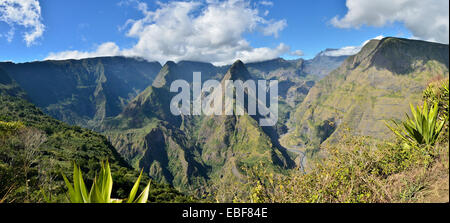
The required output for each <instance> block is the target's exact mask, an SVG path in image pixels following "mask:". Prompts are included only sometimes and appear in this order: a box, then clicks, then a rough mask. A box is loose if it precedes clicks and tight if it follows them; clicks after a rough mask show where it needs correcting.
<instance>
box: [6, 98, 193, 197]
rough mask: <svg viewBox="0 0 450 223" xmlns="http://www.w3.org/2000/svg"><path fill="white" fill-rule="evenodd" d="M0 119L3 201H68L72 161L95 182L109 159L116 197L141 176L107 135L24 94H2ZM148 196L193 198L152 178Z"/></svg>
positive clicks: (145, 177) (128, 188)
mask: <svg viewBox="0 0 450 223" xmlns="http://www.w3.org/2000/svg"><path fill="white" fill-rule="evenodd" d="M0 120H1V122H0V202H6V203H9V202H18V203H24V202H25V203H28V202H31V203H36V202H38V203H39V202H47V201H50V202H69V200H68V199H67V197H66V195H65V194H66V193H65V192H66V189H65V185H64V180H63V178H62V177H61V172H62V173H64V174H65V175H66V176H69V177H71V176H72V173H71V168H72V165H73V162H76V163H77V164H79V165H80V168H81V169H82V170H83V171H84V172H85V173H86V179H87V181H86V182H92V181H93V179H94V178H95V174H96V170H98V169H100V164H99V163H100V162H101V161H102V160H109V162H110V165H111V171H112V177H113V178H114V179H115V181H114V183H115V185H114V187H115V189H114V190H113V192H112V196H113V197H127V196H128V192H127V191H130V189H131V188H132V187H133V183H134V182H135V181H136V179H137V178H138V176H139V173H138V172H137V171H135V170H133V169H132V168H131V167H129V165H128V164H127V163H126V162H125V161H124V160H123V159H122V158H121V157H120V155H119V154H118V153H117V152H116V151H115V149H114V148H113V147H112V146H111V145H110V144H109V142H108V140H107V139H106V138H105V137H104V136H102V135H100V134H98V133H95V132H93V131H90V130H86V129H83V128H80V127H76V126H69V125H67V124H64V123H62V122H60V121H57V120H55V119H53V118H51V117H49V116H47V115H44V114H43V113H42V112H41V111H40V110H39V109H37V108H36V107H35V106H34V105H32V104H31V103H29V102H27V101H25V100H24V99H20V98H16V97H11V96H8V95H3V94H1V95H0ZM142 179H143V180H144V181H147V180H149V179H148V177H147V176H142ZM144 186H145V185H143V184H141V185H140V187H144ZM44 194H45V196H44ZM44 197H46V198H47V199H44ZM148 201H149V202H186V201H191V199H190V198H188V197H186V196H184V195H183V194H181V193H179V192H178V191H176V190H175V189H173V188H172V187H170V186H168V185H162V184H159V183H156V182H152V183H151V185H150V189H149V198H148Z"/></svg>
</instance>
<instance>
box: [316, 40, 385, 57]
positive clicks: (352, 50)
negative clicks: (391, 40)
mask: <svg viewBox="0 0 450 223" xmlns="http://www.w3.org/2000/svg"><path fill="white" fill-rule="evenodd" d="M383 38H384V36H381V35H380V36H377V37H375V38H373V39H376V40H381V39H383ZM370 40H372V39H369V40H367V41H365V42H364V43H363V44H362V45H361V46H346V47H342V48H340V49H337V50H329V51H325V52H323V53H322V55H324V56H330V57H339V56H351V55H355V54H357V53H359V51H361V49H362V48H363V47H364V46H365V45H366V44H367V43H369V41H370Z"/></svg>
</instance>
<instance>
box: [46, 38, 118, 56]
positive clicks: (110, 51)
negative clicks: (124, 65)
mask: <svg viewBox="0 0 450 223" xmlns="http://www.w3.org/2000/svg"><path fill="white" fill-rule="evenodd" d="M118 55H121V52H120V49H119V47H118V46H117V45H116V44H115V43H113V42H106V43H103V44H101V45H100V46H98V47H97V49H96V50H95V51H91V52H83V51H78V50H73V51H63V52H58V53H50V54H49V55H48V56H47V58H45V59H46V60H67V59H83V58H91V57H104V56H118Z"/></svg>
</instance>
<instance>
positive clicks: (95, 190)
mask: <svg viewBox="0 0 450 223" xmlns="http://www.w3.org/2000/svg"><path fill="white" fill-rule="evenodd" d="M101 166H102V168H101V170H100V173H99V175H98V176H97V177H95V178H94V181H93V182H92V187H91V190H90V192H89V194H88V190H87V188H86V185H85V183H84V180H83V176H82V173H81V169H80V167H79V166H77V165H76V164H74V168H73V185H72V184H71V183H70V182H69V180H68V179H67V177H66V176H65V175H64V174H63V178H64V181H65V182H66V186H67V188H68V190H69V195H70V201H71V202H72V203H122V202H123V201H124V200H123V199H113V198H111V192H112V188H113V179H112V176H111V169H110V167H109V162H106V165H105V164H103V162H102V163H101ZM141 178H142V171H141V174H140V175H139V178H138V179H137V180H136V182H135V183H134V186H133V189H131V192H130V195H129V196H128V199H127V200H126V201H127V203H147V199H148V192H149V189H150V183H148V184H147V186H146V187H145V189H144V191H142V193H141V194H140V195H139V196H138V197H137V198H136V199H135V197H136V193H137V190H138V188H139V184H140V182H141Z"/></svg>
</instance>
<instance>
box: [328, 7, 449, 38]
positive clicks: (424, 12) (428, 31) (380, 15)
mask: <svg viewBox="0 0 450 223" xmlns="http://www.w3.org/2000/svg"><path fill="white" fill-rule="evenodd" d="M346 5H347V8H348V12H347V14H346V15H345V16H344V17H343V18H339V17H334V18H333V19H332V20H331V24H333V25H334V26H336V27H339V28H359V27H361V26H363V25H368V26H375V27H381V26H384V25H387V24H391V23H394V22H401V23H403V24H404V25H405V27H406V28H407V29H409V30H410V31H411V33H412V34H413V35H414V36H415V37H418V38H420V39H423V40H429V41H435V42H441V43H448V41H449V1H448V0H377V1H372V0H347V3H346Z"/></svg>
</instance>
